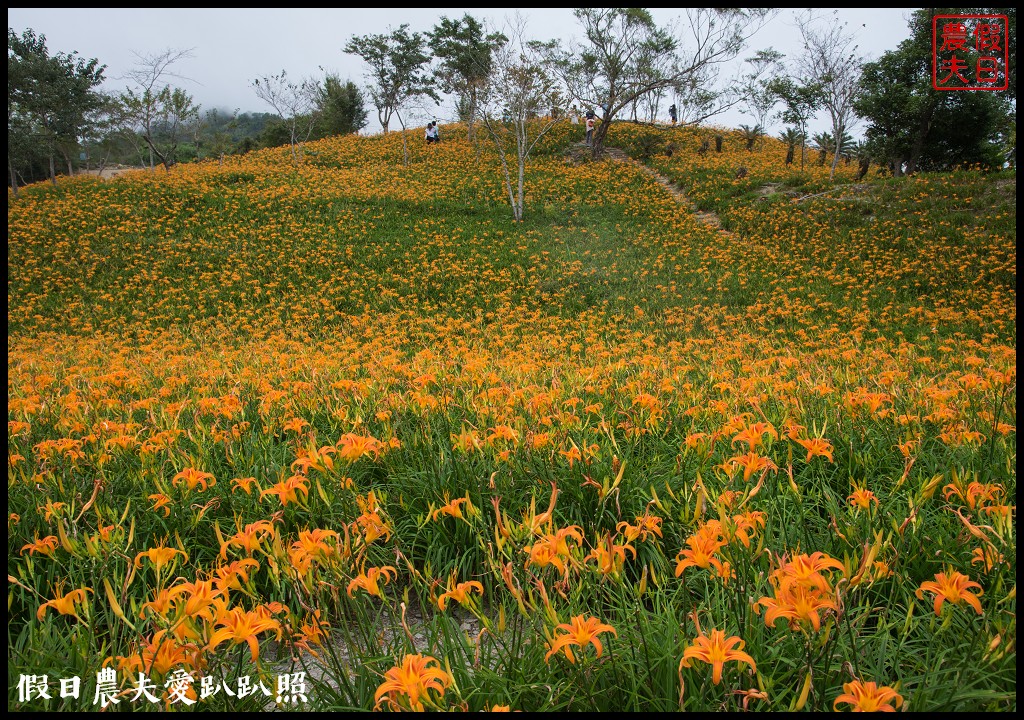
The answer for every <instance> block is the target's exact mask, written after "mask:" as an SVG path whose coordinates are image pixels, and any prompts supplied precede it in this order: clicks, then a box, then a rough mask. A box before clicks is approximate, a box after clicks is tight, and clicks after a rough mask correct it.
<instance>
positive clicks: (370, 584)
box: [348, 565, 398, 598]
mask: <svg viewBox="0 0 1024 720" xmlns="http://www.w3.org/2000/svg"><path fill="white" fill-rule="evenodd" d="M396 577H398V571H397V570H396V569H395V568H394V567H392V566H391V565H385V566H383V567H372V568H370V569H369V570H365V569H364V570H362V571H361V572H360V573H359V575H357V576H356V577H355V578H354V579H353V580H352V582H350V583H349V584H348V596H349V597H352V591H353V590H356V589H358V588H362V589H363V590H365V591H366V592H368V593H369V594H370V595H376V596H377V597H379V598H383V597H384V594H383V593H382V592H381V589H380V585H379V583H380V581H381V580H383V581H384V584H385V585H387V584H388V583H390V582H391V580H392V578H396Z"/></svg>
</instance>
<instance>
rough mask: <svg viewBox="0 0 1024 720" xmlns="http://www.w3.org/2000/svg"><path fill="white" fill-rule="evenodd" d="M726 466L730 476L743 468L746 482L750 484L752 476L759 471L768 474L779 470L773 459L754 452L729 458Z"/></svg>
mask: <svg viewBox="0 0 1024 720" xmlns="http://www.w3.org/2000/svg"><path fill="white" fill-rule="evenodd" d="M724 465H725V466H726V470H727V471H728V472H730V476H731V473H732V472H733V471H734V470H735V469H736V468H737V467H741V468H743V481H744V482H749V481H750V478H751V476H752V475H753V474H754V473H755V472H757V471H759V470H761V471H765V472H767V471H768V470H778V469H779V467H778V465H776V464H775V463H774V462H772V460H771V458H766V457H762V456H761V455H758V454H757V453H756V452H754V451H753V450H751V451H750V452H748V453H746V454H745V455H737V456H736V457H733V458H729V459H728V460H726V461H725V463H724Z"/></svg>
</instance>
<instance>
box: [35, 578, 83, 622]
mask: <svg viewBox="0 0 1024 720" xmlns="http://www.w3.org/2000/svg"><path fill="white" fill-rule="evenodd" d="M63 587H64V585H63V583H58V584H57V587H56V588H55V589H54V590H55V597H54V598H53V600H47V601H46V602H44V603H43V604H42V605H40V606H39V609H38V610H37V611H36V619H37V620H39V621H40V622H42V620H43V618H44V617H45V616H46V609H47V608H53V609H54V610H56V611H57V612H59V613H60V614H61V615H74V616H75V618H77V619H78V620H79V621H81V620H82V618H81V617H79V615H78V611H77V610H75V605H76V604H78V605H84V604H85V603H86V600H87V597H86V594H85V593H86V592H92V588H87V587H81V588H77V589H75V590H72V591H71V592H69V593H67V594H66V595H61V594H60V593H61V590H62V589H63Z"/></svg>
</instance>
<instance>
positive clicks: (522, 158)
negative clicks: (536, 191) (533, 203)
mask: <svg viewBox="0 0 1024 720" xmlns="http://www.w3.org/2000/svg"><path fill="white" fill-rule="evenodd" d="M525 178H526V148H524V147H523V145H522V142H520V145H519V192H518V199H517V202H516V212H515V216H516V222H522V221H523V211H524V209H525V208H524V207H523V181H524V179H525Z"/></svg>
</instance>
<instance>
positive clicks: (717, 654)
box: [679, 629, 757, 685]
mask: <svg viewBox="0 0 1024 720" xmlns="http://www.w3.org/2000/svg"><path fill="white" fill-rule="evenodd" d="M744 645H745V643H744V642H743V641H742V640H740V639H739V638H738V637H736V636H733V637H730V638H726V637H725V632H724V631H723V630H714V629H713V630H712V631H711V636H710V637H708V636H707V635H699V636H698V637H697V638H696V639H695V640H694V641H693V645H691V646H690V647H688V648H686V649H685V650H683V659H682V660H680V661H679V668H680V670H682V668H684V667H687V668H688V667H690V662H691V661H692V660H699V661H701V662H705V663H708V664H709V665H711V668H712V672H711V681H712V682H713V683H714V684H715V685H718V684H719V683H720V682H722V669H723V668H724V667H725V663H727V662H730V661H734V662H738V663H746V664H747V665H749V666H750V668H751V669H752V670H756V669H757V666H756V665H755V664H754V658H752V657H750V655H748V654H747V653H745V652H743V646H744Z"/></svg>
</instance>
